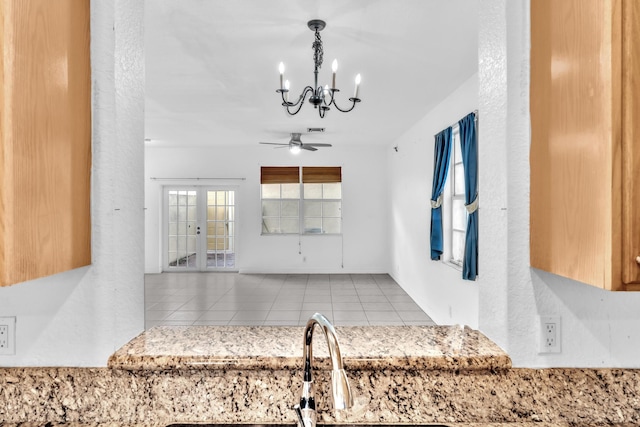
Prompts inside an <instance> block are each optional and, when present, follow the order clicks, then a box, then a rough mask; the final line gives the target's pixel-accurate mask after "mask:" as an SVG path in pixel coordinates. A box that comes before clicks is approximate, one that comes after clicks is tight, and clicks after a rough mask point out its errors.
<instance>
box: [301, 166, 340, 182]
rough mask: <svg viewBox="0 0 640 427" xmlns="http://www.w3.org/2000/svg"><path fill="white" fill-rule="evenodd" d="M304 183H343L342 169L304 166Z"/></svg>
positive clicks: (338, 167)
mask: <svg viewBox="0 0 640 427" xmlns="http://www.w3.org/2000/svg"><path fill="white" fill-rule="evenodd" d="M302 182H305V183H329V182H342V168H341V167H340V166H330V167H325V166H322V167H320V166H303V167H302Z"/></svg>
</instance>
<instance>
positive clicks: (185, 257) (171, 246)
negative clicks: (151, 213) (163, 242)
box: [167, 189, 198, 269]
mask: <svg viewBox="0 0 640 427" xmlns="http://www.w3.org/2000/svg"><path fill="white" fill-rule="evenodd" d="M197 200H198V197H197V191H195V190H186V189H185V190H173V189H170V190H167V202H168V210H169V211H168V236H167V256H168V258H167V261H168V267H169V268H170V269H195V268H197V267H198V263H197V261H198V253H197V252H198V250H197V249H198V244H197V231H198V224H197V221H198V209H197V207H198V206H197Z"/></svg>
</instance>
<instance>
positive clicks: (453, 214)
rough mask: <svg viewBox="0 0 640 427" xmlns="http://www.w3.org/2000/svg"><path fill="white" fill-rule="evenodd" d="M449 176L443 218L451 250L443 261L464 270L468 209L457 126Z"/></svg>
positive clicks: (446, 244)
mask: <svg viewBox="0 0 640 427" xmlns="http://www.w3.org/2000/svg"><path fill="white" fill-rule="evenodd" d="M449 174H450V175H449V179H448V180H447V184H446V187H445V194H446V195H447V198H448V200H447V201H446V202H445V203H443V209H444V211H445V212H446V213H445V214H444V215H443V216H444V217H445V218H447V221H445V224H444V225H445V230H447V229H448V231H449V232H448V233H447V231H445V236H446V237H445V245H444V246H445V248H450V253H449V254H448V256H445V257H443V259H444V260H445V261H447V262H449V263H451V264H454V265H456V266H458V267H460V268H462V260H463V259H464V244H465V238H466V233H467V208H466V207H465V206H464V205H465V203H464V166H463V164H462V153H461V152H460V131H459V129H458V127H457V126H456V127H455V128H454V129H453V141H452V146H451V165H450V169H449ZM446 240H449V242H446ZM447 252H448V251H447Z"/></svg>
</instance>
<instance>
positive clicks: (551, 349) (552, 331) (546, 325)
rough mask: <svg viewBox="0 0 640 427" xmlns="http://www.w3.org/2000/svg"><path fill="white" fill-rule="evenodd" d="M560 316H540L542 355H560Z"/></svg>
mask: <svg viewBox="0 0 640 427" xmlns="http://www.w3.org/2000/svg"><path fill="white" fill-rule="evenodd" d="M561 332H562V328H561V323H560V316H540V353H560V352H561V345H560V343H561V340H562V334H561Z"/></svg>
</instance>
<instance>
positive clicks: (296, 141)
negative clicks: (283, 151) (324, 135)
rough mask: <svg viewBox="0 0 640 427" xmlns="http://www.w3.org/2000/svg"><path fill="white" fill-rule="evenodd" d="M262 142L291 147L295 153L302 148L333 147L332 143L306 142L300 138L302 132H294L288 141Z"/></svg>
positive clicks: (310, 149) (312, 149) (315, 149)
mask: <svg viewBox="0 0 640 427" xmlns="http://www.w3.org/2000/svg"><path fill="white" fill-rule="evenodd" d="M260 144H265V145H278V146H279V147H276V148H283V147H289V150H291V152H294V153H297V152H299V151H300V150H308V151H317V150H318V149H317V148H316V147H331V144H318V143H315V142H314V143H310V144H304V143H303V142H302V141H301V140H300V134H299V133H292V134H291V139H290V140H289V142H288V143H279V142H260Z"/></svg>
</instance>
